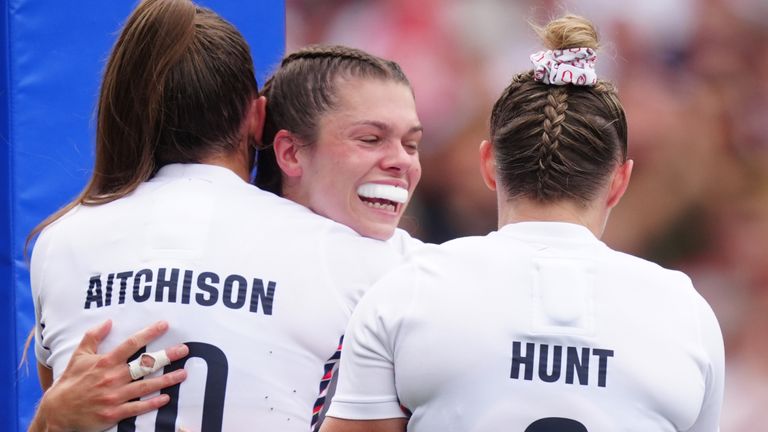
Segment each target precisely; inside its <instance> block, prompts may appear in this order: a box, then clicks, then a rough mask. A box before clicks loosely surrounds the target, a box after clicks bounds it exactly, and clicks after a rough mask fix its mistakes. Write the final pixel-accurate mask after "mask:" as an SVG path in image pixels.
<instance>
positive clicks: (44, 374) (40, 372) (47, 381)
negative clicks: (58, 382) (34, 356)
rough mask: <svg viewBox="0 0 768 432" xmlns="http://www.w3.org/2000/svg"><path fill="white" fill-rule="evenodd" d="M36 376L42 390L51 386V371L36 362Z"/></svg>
mask: <svg viewBox="0 0 768 432" xmlns="http://www.w3.org/2000/svg"><path fill="white" fill-rule="evenodd" d="M37 376H38V378H39V379H40V387H42V388H43V392H45V391H46V390H48V389H49V388H51V385H53V371H52V370H51V369H48V367H46V366H45V365H44V364H42V363H40V362H37Z"/></svg>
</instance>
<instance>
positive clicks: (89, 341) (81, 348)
mask: <svg viewBox="0 0 768 432" xmlns="http://www.w3.org/2000/svg"><path fill="white" fill-rule="evenodd" d="M111 329H112V320H106V321H104V322H103V323H101V324H99V325H97V326H96V327H93V328H91V329H89V330H88V331H87V332H85V334H84V335H83V338H82V339H80V345H78V346H77V350H75V352H81V353H89V354H96V352H97V351H98V349H99V344H101V342H102V341H103V340H104V338H105V337H107V335H108V334H109V331H110V330H111Z"/></svg>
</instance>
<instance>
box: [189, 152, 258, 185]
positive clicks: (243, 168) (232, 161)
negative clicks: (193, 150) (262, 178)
mask: <svg viewBox="0 0 768 432" xmlns="http://www.w3.org/2000/svg"><path fill="white" fill-rule="evenodd" d="M200 163H204V164H207V165H215V166H220V167H222V168H227V169H228V170H230V171H232V172H234V173H235V174H237V175H238V177H240V178H242V179H243V180H244V181H246V182H247V181H250V179H251V171H250V168H249V167H250V163H249V161H248V160H247V157H244V156H243V155H241V154H239V153H238V154H226V155H215V156H210V157H207V158H205V159H203V160H201V161H200Z"/></svg>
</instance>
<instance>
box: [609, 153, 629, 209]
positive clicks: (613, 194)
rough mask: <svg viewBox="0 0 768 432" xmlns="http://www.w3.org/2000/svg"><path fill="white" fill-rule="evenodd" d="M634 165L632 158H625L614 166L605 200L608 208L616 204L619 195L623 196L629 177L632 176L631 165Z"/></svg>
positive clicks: (619, 198)
mask: <svg viewBox="0 0 768 432" xmlns="http://www.w3.org/2000/svg"><path fill="white" fill-rule="evenodd" d="M634 165H635V162H634V161H633V160H632V159H627V161H626V162H624V163H623V164H621V165H619V166H617V167H616V170H615V171H614V173H613V179H612V180H611V186H610V189H609V190H608V201H607V202H606V205H607V207H608V208H613V207H614V206H616V204H618V203H619V200H621V197H622V196H624V192H626V191H627V186H629V178H630V177H631V176H632V167H634Z"/></svg>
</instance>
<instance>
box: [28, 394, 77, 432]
mask: <svg viewBox="0 0 768 432" xmlns="http://www.w3.org/2000/svg"><path fill="white" fill-rule="evenodd" d="M46 396H50V392H46V393H44V394H43V398H42V399H41V400H40V404H39V405H38V407H37V412H35V417H34V418H33V419H32V423H31V424H30V426H29V432H71V431H73V430H74V429H69V428H66V427H64V425H62V424H61V423H60V421H59V420H60V419H61V416H59V415H56V410H55V409H54V408H53V407H52V406H51V402H50V398H47V397H46Z"/></svg>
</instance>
